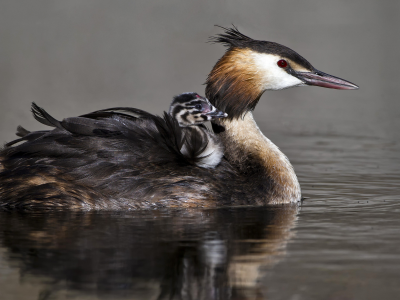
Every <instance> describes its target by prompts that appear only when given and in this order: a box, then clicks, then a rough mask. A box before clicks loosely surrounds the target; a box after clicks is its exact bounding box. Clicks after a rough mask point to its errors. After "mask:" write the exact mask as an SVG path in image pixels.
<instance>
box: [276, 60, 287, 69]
mask: <svg viewBox="0 0 400 300" xmlns="http://www.w3.org/2000/svg"><path fill="white" fill-rule="evenodd" d="M277 64H278V66H279V67H281V68H286V67H287V61H286V60H284V59H281V60H278V63H277Z"/></svg>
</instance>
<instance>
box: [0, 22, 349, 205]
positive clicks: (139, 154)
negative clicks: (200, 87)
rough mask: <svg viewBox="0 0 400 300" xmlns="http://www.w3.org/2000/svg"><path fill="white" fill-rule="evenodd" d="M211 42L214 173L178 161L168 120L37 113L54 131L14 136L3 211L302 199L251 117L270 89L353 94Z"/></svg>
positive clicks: (5, 157) (256, 46)
mask: <svg viewBox="0 0 400 300" xmlns="http://www.w3.org/2000/svg"><path fill="white" fill-rule="evenodd" d="M215 41H216V42H219V43H223V44H226V45H228V46H229V49H228V50H227V52H226V53H225V55H224V56H223V57H222V58H221V59H220V60H219V61H218V62H217V64H216V65H215V66H214V68H213V70H212V71H211V73H210V75H209V77H208V79H207V88H206V96H207V98H208V99H210V102H211V103H212V105H214V106H215V107H217V108H218V109H219V110H221V111H224V112H226V113H228V117H227V118H224V119H219V120H214V121H213V129H214V131H215V133H216V134H217V135H218V137H219V138H220V140H221V141H222V144H223V146H224V147H225V157H226V158H222V160H221V162H220V163H219V165H217V166H216V167H215V168H205V167H199V166H196V165H195V164H193V161H190V159H188V156H187V155H186V156H185V155H183V154H182V152H181V149H182V134H183V130H182V127H180V126H179V124H178V123H177V122H176V120H174V119H173V118H172V117H170V116H168V115H165V116H164V118H160V117H155V116H153V115H151V114H149V113H146V112H143V111H141V110H138V109H133V108H116V109H108V110H102V111H97V112H94V113H90V114H87V115H83V116H81V117H76V118H68V119H65V120H64V121H62V122H58V121H57V120H55V119H54V120H53V119H49V118H48V117H47V116H46V115H44V113H43V112H41V111H40V110H39V111H38V112H39V114H37V116H39V119H40V118H42V117H43V118H44V119H45V120H47V122H49V123H50V124H48V125H52V126H55V127H56V129H54V130H52V131H42V132H32V133H28V132H26V131H23V130H20V136H22V138H21V139H20V140H19V141H24V143H22V144H19V145H16V146H12V144H13V143H10V144H9V146H8V147H6V148H5V149H3V150H2V151H1V152H0V206H1V207H3V208H6V209H13V208H21V209H57V208H67V209H110V210H111V209H136V208H153V207H217V206H224V205H265V204H271V203H275V204H276V203H290V202H297V201H299V200H300V198H301V191H300V185H299V183H298V180H297V177H296V175H295V173H294V170H293V168H292V166H291V164H290V163H289V160H288V159H287V158H286V156H285V155H284V154H283V153H282V152H281V151H280V150H279V149H278V147H276V146H275V145H274V144H273V143H272V142H271V141H270V140H269V139H267V138H266V137H265V136H264V135H263V134H262V133H261V131H260V130H259V129H258V127H257V124H256V123H255V121H254V119H253V116H252V113H251V111H252V110H253V109H254V108H255V106H256V104H257V102H258V100H259V99H260V97H261V95H262V93H263V92H264V91H265V90H267V89H282V88H287V87H291V86H299V85H318V86H324V87H328V88H337V89H355V88H357V86H356V85H354V84H351V83H349V82H347V81H344V80H341V79H339V78H336V77H333V76H330V75H327V74H324V73H322V72H320V71H318V70H316V69H314V68H313V67H312V65H311V64H310V63H308V62H307V61H306V60H305V59H304V58H302V57H301V56H300V55H298V54H297V53H296V52H294V51H293V50H291V49H289V48H287V47H285V46H282V45H279V44H276V43H271V42H265V41H257V40H253V39H251V38H249V37H247V36H244V35H243V34H241V33H240V32H238V31H237V30H236V29H226V31H225V33H224V34H221V35H219V36H217V37H216V38H215ZM50 118H51V117H50ZM41 120H42V121H43V119H41ZM45 122H46V121H45ZM57 122H58V123H57ZM207 140H209V138H202V139H194V140H193V143H190V144H189V146H190V149H188V153H189V152H190V153H199V151H200V150H201V149H202V147H203V146H204V143H207ZM203 149H204V148H203ZM200 152H201V151H200ZM189 157H190V155H189Z"/></svg>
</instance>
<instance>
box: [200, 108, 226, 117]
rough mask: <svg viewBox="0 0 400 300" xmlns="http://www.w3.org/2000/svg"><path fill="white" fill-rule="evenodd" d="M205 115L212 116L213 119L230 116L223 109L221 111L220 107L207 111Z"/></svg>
mask: <svg viewBox="0 0 400 300" xmlns="http://www.w3.org/2000/svg"><path fill="white" fill-rule="evenodd" d="M205 115H206V116H209V117H211V119H219V118H226V117H227V116H228V114H227V113H224V112H223V111H220V110H218V109H216V110H214V111H210V112H207V113H205Z"/></svg>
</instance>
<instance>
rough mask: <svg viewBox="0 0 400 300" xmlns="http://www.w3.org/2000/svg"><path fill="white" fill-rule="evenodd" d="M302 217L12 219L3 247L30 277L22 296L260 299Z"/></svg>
mask: <svg viewBox="0 0 400 300" xmlns="http://www.w3.org/2000/svg"><path fill="white" fill-rule="evenodd" d="M297 212H298V207H297V206H279V207H266V208H265V207H264V208H229V209H218V210H202V211H201V210H197V211H188V210H179V211H147V212H143V211H142V212H127V213H115V212H113V213H56V214H34V215H32V214H22V213H5V212H2V213H0V225H3V226H0V228H2V230H1V232H0V241H1V245H2V246H3V247H4V248H5V249H6V252H5V260H7V261H8V264H10V265H12V268H16V269H19V271H20V276H21V278H20V280H22V282H23V284H21V283H20V282H14V283H11V284H15V287H14V291H15V290H21V289H22V290H23V289H24V286H25V285H27V284H29V283H35V284H39V285H40V290H39V292H37V296H36V295H35V298H36V299H58V298H60V297H61V295H64V296H65V295H66V294H67V295H68V296H69V297H74V296H79V297H80V298H81V297H84V296H85V297H89V298H90V297H93V296H95V297H96V298H97V297H98V298H112V299H116V298H126V297H129V298H130V299H260V298H264V297H263V294H264V291H265V288H266V287H264V286H262V285H260V279H261V278H262V277H263V276H264V274H265V271H266V270H267V269H268V268H269V267H271V266H272V265H273V264H275V263H276V262H277V261H279V260H280V258H281V257H282V256H283V255H284V253H285V247H286V244H287V242H288V240H289V239H290V237H291V235H292V232H293V231H292V229H293V228H294V227H295V224H296V218H297ZM4 225H7V227H5V226H4ZM30 297H31V298H32V295H30ZM85 297H84V298H85ZM35 298H34V299H35Z"/></svg>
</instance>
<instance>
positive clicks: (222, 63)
mask: <svg viewBox="0 0 400 300" xmlns="http://www.w3.org/2000/svg"><path fill="white" fill-rule="evenodd" d="M222 28H223V27H222ZM223 29H224V30H225V31H224V33H222V34H218V35H216V36H215V37H212V38H211V41H213V42H216V43H221V44H223V45H225V46H227V47H228V49H227V51H226V52H225V54H224V55H223V56H222V57H221V58H220V60H219V61H218V62H217V63H216V65H215V66H214V68H213V69H212V71H211V72H210V74H209V75H208V78H207V81H206V84H207V87H206V97H207V98H208V99H209V100H210V101H211V103H212V104H213V105H215V106H216V107H217V108H218V109H220V110H222V111H224V112H226V113H227V114H228V115H229V118H231V119H232V118H238V117H240V116H243V115H244V114H245V113H246V112H248V111H250V110H253V109H254V108H255V106H256V105H257V103H258V100H259V99H260V97H261V95H262V94H263V93H264V92H265V91H266V90H281V89H286V88H289V87H294V86H304V85H314V86H321V87H325V88H331V89H339V90H354V89H358V86H357V85H355V84H353V83H351V82H349V81H346V80H343V79H340V78H338V77H335V76H332V75H329V74H326V73H323V72H321V71H319V70H317V69H315V68H314V67H313V66H312V65H311V64H310V63H309V62H308V61H307V60H306V59H305V58H303V57H302V56H301V55H299V54H298V53H297V52H295V51H293V50H292V49H290V48H288V47H286V46H283V45H280V44H278V43H274V42H267V41H259V40H254V39H252V38H250V37H248V36H246V35H244V34H242V33H240V32H239V31H238V30H237V28H236V27H234V28H223Z"/></svg>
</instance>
